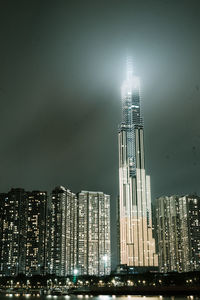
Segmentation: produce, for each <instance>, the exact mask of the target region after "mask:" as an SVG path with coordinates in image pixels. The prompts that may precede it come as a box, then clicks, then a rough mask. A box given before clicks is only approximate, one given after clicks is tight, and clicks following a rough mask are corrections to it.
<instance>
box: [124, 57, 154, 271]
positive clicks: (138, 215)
mask: <svg viewBox="0 0 200 300" xmlns="http://www.w3.org/2000/svg"><path fill="white" fill-rule="evenodd" d="M119 227H120V238H119V239H120V264H125V265H127V266H133V267H135V269H137V270H145V268H147V269H148V268H151V267H152V268H153V267H157V265H158V257H157V254H156V253H155V240H154V238H153V237H152V216H151V190H150V177H149V176H146V172H145V160H144V126H143V119H142V116H141V107H140V82H139V78H138V77H136V76H135V75H134V74H133V68H132V62H131V59H130V58H128V59H127V78H126V80H125V81H124V83H123V85H122V123H121V125H120V129H119Z"/></svg>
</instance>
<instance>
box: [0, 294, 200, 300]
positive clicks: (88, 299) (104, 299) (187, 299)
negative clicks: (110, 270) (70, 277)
mask: <svg viewBox="0 0 200 300" xmlns="http://www.w3.org/2000/svg"><path fill="white" fill-rule="evenodd" d="M10 299H13V300H26V299H28V300H33V299H38V300H81V299H82V300H114V299H115V300H198V299H200V297H199V296H192V295H191V296H169V297H164V296H159V295H155V296H105V295H104V296H101V295H100V296H95V297H94V296H88V295H84V296H83V295H78V296H75V295H70V296H50V295H48V296H28V295H26V296H15V295H11V294H10V295H7V296H5V295H0V300H10Z"/></svg>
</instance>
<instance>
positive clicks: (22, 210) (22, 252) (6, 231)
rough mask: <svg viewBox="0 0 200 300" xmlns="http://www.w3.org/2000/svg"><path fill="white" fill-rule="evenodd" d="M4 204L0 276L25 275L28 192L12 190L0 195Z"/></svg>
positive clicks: (0, 237)
mask: <svg viewBox="0 0 200 300" xmlns="http://www.w3.org/2000/svg"><path fill="white" fill-rule="evenodd" d="M0 198H1V202H2V207H1V210H2V216H1V218H2V223H1V236H0V244H1V246H0V250H1V253H0V274H1V275H3V276H17V275H18V274H19V273H23V274H25V266H26V237H27V208H28V202H27V197H26V192H25V191H24V190H23V189H11V190H10V191H9V192H8V193H5V194H0Z"/></svg>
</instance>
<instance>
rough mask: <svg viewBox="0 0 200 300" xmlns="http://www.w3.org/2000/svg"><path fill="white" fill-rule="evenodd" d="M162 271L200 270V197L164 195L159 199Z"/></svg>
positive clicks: (156, 207) (157, 230)
mask: <svg viewBox="0 0 200 300" xmlns="http://www.w3.org/2000/svg"><path fill="white" fill-rule="evenodd" d="M155 216H156V237H157V238H156V239H157V248H158V254H159V256H158V257H159V268H160V271H161V272H171V271H176V272H189V271H195V270H198V271H199V270H200V261H199V255H200V198H199V197H198V196H194V195H193V196H188V195H187V196H182V197H180V196H175V195H174V196H162V197H160V198H158V199H156V202H155Z"/></svg>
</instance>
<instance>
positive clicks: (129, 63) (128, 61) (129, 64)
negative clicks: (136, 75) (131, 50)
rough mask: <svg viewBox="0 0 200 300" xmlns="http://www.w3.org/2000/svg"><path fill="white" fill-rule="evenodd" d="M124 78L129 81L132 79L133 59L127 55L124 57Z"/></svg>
mask: <svg viewBox="0 0 200 300" xmlns="http://www.w3.org/2000/svg"><path fill="white" fill-rule="evenodd" d="M126 77H127V80H131V79H132V77H133V59H132V57H131V56H129V55H127V57H126Z"/></svg>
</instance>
